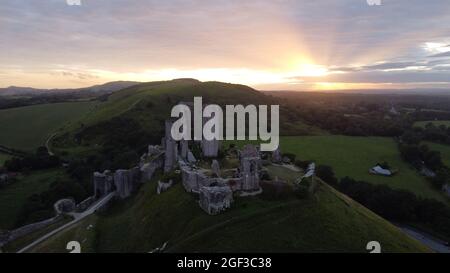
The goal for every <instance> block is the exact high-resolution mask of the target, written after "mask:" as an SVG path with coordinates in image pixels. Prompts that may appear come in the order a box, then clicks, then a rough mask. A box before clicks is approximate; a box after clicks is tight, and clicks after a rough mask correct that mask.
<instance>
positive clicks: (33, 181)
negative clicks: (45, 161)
mask: <svg viewBox="0 0 450 273" xmlns="http://www.w3.org/2000/svg"><path fill="white" fill-rule="evenodd" d="M64 175H65V174H64V172H63V171H62V170H47V171H39V172H36V173H33V174H32V175H28V176H21V177H19V178H18V181H16V182H14V183H12V184H10V185H7V186H5V187H3V188H1V189H0V229H11V228H14V224H15V222H16V220H17V217H18V215H19V213H20V210H21V208H22V206H23V204H24V203H25V201H26V200H27V198H28V197H30V196H31V195H33V194H39V193H41V192H43V191H45V190H47V189H48V187H49V186H50V184H51V183H53V182H54V181H55V180H57V179H59V178H60V177H63V176H64Z"/></svg>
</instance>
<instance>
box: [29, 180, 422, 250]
mask: <svg viewBox="0 0 450 273" xmlns="http://www.w3.org/2000/svg"><path fill="white" fill-rule="evenodd" d="M155 188H156V181H152V182H149V183H146V184H144V185H143V186H142V188H141V189H140V190H139V192H138V193H137V194H136V195H135V196H133V197H131V198H130V199H128V200H126V201H124V202H120V203H117V204H115V205H113V206H112V207H111V208H110V209H109V210H108V211H106V212H105V213H102V214H100V215H92V216H90V217H89V218H87V219H85V220H83V222H81V223H79V224H77V225H76V226H74V227H72V228H71V229H69V230H66V231H64V232H62V233H60V234H58V235H56V236H54V237H53V238H51V239H49V240H47V241H45V242H43V243H41V244H40V245H37V246H36V247H35V248H34V249H32V250H31V251H32V252H66V248H65V246H66V244H67V242H68V241H72V240H77V241H80V242H83V243H82V251H83V252H149V251H151V250H153V249H155V248H157V247H161V246H162V245H163V244H164V243H165V242H167V248H166V251H167V252H231V251H232V252H249V251H251V252H253V251H255V252H264V251H266V252H267V251H269V252H367V250H366V244H367V242H369V241H373V240H376V241H379V242H380V243H381V245H382V251H383V252H428V251H429V250H428V249H427V248H426V247H424V246H422V245H421V244H420V243H418V242H417V241H415V240H413V239H411V238H410V237H408V236H407V235H405V234H403V233H402V232H401V231H400V230H399V229H398V228H396V227H395V226H393V225H392V224H390V223H389V222H387V221H386V220H384V219H382V218H381V217H379V216H377V215H375V214H374V213H372V212H370V211H369V210H367V209H366V208H364V207H362V206H361V205H359V204H358V203H356V202H354V201H352V200H351V199H349V198H347V197H346V196H344V195H342V194H340V193H338V192H336V191H335V190H334V189H332V188H331V187H329V186H327V185H326V184H322V183H321V186H320V187H319V190H318V192H317V193H316V195H315V196H314V197H311V198H309V199H303V200H301V199H297V198H295V197H292V198H288V199H286V200H278V201H268V200H263V199H261V198H260V197H251V198H237V199H236V200H235V203H234V204H233V207H232V208H231V209H230V210H228V211H226V212H225V213H223V214H220V215H216V216H209V215H207V214H206V213H204V212H203V211H202V210H201V209H200V208H199V207H198V205H197V204H196V201H195V198H194V197H193V196H191V195H190V194H188V193H186V192H185V191H184V189H183V187H182V186H181V184H177V185H175V186H174V187H173V188H171V189H170V190H169V191H167V192H165V193H163V194H162V195H157V194H156V192H155Z"/></svg>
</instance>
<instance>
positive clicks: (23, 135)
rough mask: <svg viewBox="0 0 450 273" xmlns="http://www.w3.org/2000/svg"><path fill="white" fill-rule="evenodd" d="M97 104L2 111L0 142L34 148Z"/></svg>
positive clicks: (26, 149)
mask: <svg viewBox="0 0 450 273" xmlns="http://www.w3.org/2000/svg"><path fill="white" fill-rule="evenodd" d="M94 104H95V102H68V103H54V104H41V105H33V106H25V107H18V108H12V109H4V110H0V128H1V134H0V145H3V146H6V147H9V148H14V149H18V150H24V151H34V150H35V149H36V148H37V147H39V146H41V145H44V144H45V141H46V139H47V138H48V137H49V136H50V135H51V134H52V133H54V132H55V131H56V130H57V129H58V128H60V127H61V126H63V125H65V124H66V123H67V122H71V121H73V120H76V119H78V118H80V117H81V116H83V115H85V114H86V113H88V112H89V111H90V110H91V109H92V107H93V105H94Z"/></svg>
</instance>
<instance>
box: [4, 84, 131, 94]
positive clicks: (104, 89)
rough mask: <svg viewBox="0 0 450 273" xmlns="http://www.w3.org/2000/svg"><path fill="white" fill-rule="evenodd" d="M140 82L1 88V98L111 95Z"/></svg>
mask: <svg viewBox="0 0 450 273" xmlns="http://www.w3.org/2000/svg"><path fill="white" fill-rule="evenodd" d="M136 84H139V82H133V81H114V82H108V83H105V84H100V85H94V86H90V87H83V88H66V89H37V88H31V87H20V86H10V87H7V88H0V96H37V95H44V94H64V93H80V92H83V93H87V92H91V93H97V94H99V93H109V92H115V91H117V90H121V89H124V88H127V87H130V86H133V85H136Z"/></svg>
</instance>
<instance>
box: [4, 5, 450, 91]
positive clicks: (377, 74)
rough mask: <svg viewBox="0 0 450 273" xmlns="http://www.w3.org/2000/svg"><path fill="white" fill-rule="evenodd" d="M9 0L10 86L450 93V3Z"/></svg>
mask: <svg viewBox="0 0 450 273" xmlns="http://www.w3.org/2000/svg"><path fill="white" fill-rule="evenodd" d="M81 2H82V5H81V6H69V5H67V3H66V0H3V1H1V4H0V51H1V52H2V53H1V54H0V87H7V86H10V85H15V86H30V87H37V88H63V87H64V88H67V87H84V86H89V85H93V84H99V83H104V82H108V81H115V80H134V81H153V80H169V79H173V78H184V77H190V78H196V79H199V80H202V81H207V80H217V81H224V82H234V83H242V84H247V85H250V86H252V87H254V88H257V89H264V90H284V89H286V90H287V89H289V90H323V89H353V88H358V89H365V88H379V89H384V88H386V89H391V88H449V87H450V1H449V0H382V5H381V6H369V5H368V4H367V3H366V0H292V1H288V0H286V1H283V0H279V1H276V0H267V1H263V0H255V1H243V0H239V1H233V0H223V1H222V0H208V1H206V0H203V1H194V0H184V1H170V0H165V1H151V0H81Z"/></svg>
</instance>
